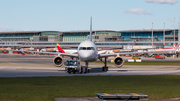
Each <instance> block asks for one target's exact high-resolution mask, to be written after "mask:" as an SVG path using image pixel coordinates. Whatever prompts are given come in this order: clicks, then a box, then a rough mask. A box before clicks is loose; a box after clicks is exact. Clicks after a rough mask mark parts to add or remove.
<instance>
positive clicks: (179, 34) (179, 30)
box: [178, 18, 180, 48]
mask: <svg viewBox="0 0 180 101" xmlns="http://www.w3.org/2000/svg"><path fill="white" fill-rule="evenodd" d="M179 44H180V18H179V29H178V48H180V46H179Z"/></svg>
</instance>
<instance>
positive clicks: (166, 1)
mask: <svg viewBox="0 0 180 101" xmlns="http://www.w3.org/2000/svg"><path fill="white" fill-rule="evenodd" d="M144 1H145V2H147V3H161V4H175V3H177V2H178V0H144Z"/></svg>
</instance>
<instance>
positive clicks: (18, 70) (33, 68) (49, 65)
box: [0, 55, 180, 77]
mask: <svg viewBox="0 0 180 101" xmlns="http://www.w3.org/2000/svg"><path fill="white" fill-rule="evenodd" d="M53 57H54V56H34V55H25V56H22V55H0V77H46V76H96V75H101V76H105V75H109V76H111V75H171V74H180V66H128V65H124V66H123V67H122V68H116V67H115V66H114V65H108V67H109V71H107V72H103V71H102V66H103V64H96V63H89V67H90V73H87V74H78V73H76V74H68V73H67V72H66V71H65V69H64V67H65V66H62V67H60V68H57V67H55V66H54V65H53V62H52V59H53ZM65 59H69V58H65ZM110 59H111V58H110ZM126 59H127V58H126ZM145 59H148V58H145ZM176 60H179V59H176ZM82 64H83V65H84V63H83V62H82Z"/></svg>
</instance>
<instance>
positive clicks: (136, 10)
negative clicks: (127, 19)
mask: <svg viewBox="0 0 180 101" xmlns="http://www.w3.org/2000/svg"><path fill="white" fill-rule="evenodd" d="M125 13H126V14H131V13H132V14H144V15H152V14H151V13H149V12H147V11H145V10H143V9H140V8H132V9H127V10H126V11H125Z"/></svg>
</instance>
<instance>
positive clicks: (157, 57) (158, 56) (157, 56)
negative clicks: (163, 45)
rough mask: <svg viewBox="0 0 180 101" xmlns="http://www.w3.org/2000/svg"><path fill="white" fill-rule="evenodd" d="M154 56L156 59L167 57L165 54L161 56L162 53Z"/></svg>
mask: <svg viewBox="0 0 180 101" xmlns="http://www.w3.org/2000/svg"><path fill="white" fill-rule="evenodd" d="M154 58H155V59H165V57H164V56H160V55H156V56H155V57H154Z"/></svg>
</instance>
